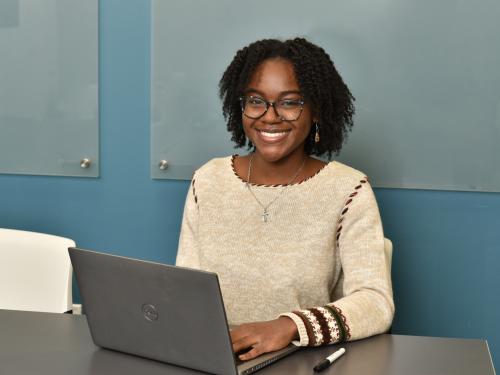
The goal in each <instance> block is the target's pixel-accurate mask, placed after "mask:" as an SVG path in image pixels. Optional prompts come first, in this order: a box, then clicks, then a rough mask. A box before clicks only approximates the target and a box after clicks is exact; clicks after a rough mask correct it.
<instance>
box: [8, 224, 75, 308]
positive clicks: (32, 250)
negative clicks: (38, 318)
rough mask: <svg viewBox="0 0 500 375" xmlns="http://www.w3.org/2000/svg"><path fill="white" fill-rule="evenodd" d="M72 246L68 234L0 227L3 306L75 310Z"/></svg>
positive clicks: (72, 242)
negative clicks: (71, 258) (70, 253)
mask: <svg viewBox="0 0 500 375" xmlns="http://www.w3.org/2000/svg"><path fill="white" fill-rule="evenodd" d="M70 246H75V242H74V241H73V240H70V239H68V238H63V237H58V236H52V235H49V234H44V233H35V232H27V231H21V230H13V229H2V228H0V309H8V310H27V311H44V312H58V313H62V312H66V311H69V310H71V307H72V304H73V301H72V274H73V272H72V268H71V262H70V259H69V255H68V247H70Z"/></svg>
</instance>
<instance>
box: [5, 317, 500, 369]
mask: <svg viewBox="0 0 500 375" xmlns="http://www.w3.org/2000/svg"><path fill="white" fill-rule="evenodd" d="M342 346H343V347H345V348H346V350H347V351H346V354H344V356H343V357H341V358H340V359H339V360H338V361H337V362H336V363H335V364H334V365H333V366H331V367H330V368H329V369H327V370H325V371H324V372H322V373H321V374H322V375H323V374H324V375H327V374H336V375H369V374H373V375H378V374H380V375H392V374H401V375H412V374H425V375H438V374H439V375H444V374H453V375H461V374H463V375H494V374H495V371H494V369H493V365H492V362H491V357H490V353H489V349H488V344H487V343H486V341H484V340H468V339H467V340H466V339H446V338H431V337H419V336H400V335H379V336H375V337H372V338H369V339H365V340H360V341H356V342H352V343H348V344H343V345H342ZM338 347H339V346H337V345H335V346H330V347H323V348H306V349H304V350H301V351H299V352H297V353H295V354H292V355H291V356H290V357H287V358H285V359H283V360H281V361H279V362H277V363H275V364H273V365H271V366H269V367H266V368H265V369H263V370H261V371H259V372H258V374H259V375H285V374H286V375H289V374H308V375H311V374H313V371H312V368H313V366H314V365H315V364H316V363H318V362H319V361H320V360H322V359H324V358H325V357H326V356H327V355H328V354H330V353H332V352H333V351H334V350H336V349H337V348H338ZM0 374H9V375H10V374H13V375H15V374H38V375H45V374H47V375H48V374H50V375H62V374H64V375H84V374H85V375H88V374H97V375H100V374H103V375H104V374H107V375H108V374H120V375H127V374H134V375H136V374H141V375H156V374H162V375H165V374H172V375H188V374H189V375H193V374H200V373H199V372H196V371H192V370H187V369H183V368H179V367H175V366H170V365H166V364H163V363H160V362H155V361H150V360H146V359H142V358H137V357H134V356H129V355H126V354H121V353H117V352H113V351H109V350H104V349H99V348H97V347H96V346H94V344H93V343H92V339H91V337H90V334H89V330H88V328H87V321H86V320H85V316H82V315H66V314H49V313H34V312H21V311H8V310H0Z"/></svg>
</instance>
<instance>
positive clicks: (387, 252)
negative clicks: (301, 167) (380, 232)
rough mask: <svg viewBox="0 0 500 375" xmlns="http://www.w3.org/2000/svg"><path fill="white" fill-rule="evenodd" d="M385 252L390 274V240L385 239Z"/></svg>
mask: <svg viewBox="0 0 500 375" xmlns="http://www.w3.org/2000/svg"><path fill="white" fill-rule="evenodd" d="M384 252H385V261H386V262H387V263H386V264H387V269H388V270H389V273H390V272H391V269H392V242H391V240H390V239H388V238H384Z"/></svg>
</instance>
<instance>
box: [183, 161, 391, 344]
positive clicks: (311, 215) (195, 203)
mask: <svg viewBox="0 0 500 375" xmlns="http://www.w3.org/2000/svg"><path fill="white" fill-rule="evenodd" d="M232 161H233V158H232V157H226V158H219V159H213V160H211V161H210V162H208V163H207V164H205V165H204V166H203V167H201V168H200V169H199V170H197V171H196V172H195V174H194V177H193V181H192V183H191V187H190V190H189V192H188V195H187V199H186V204H185V208H184V217H183V222H182V229H181V235H180V241H179V251H178V254H177V261H176V264H177V265H179V266H185V267H191V268H197V269H202V270H206V271H211V272H215V273H217V274H218V276H219V281H220V286H221V290H222V295H223V299H224V304H225V308H226V313H227V317H228V320H229V323H230V324H240V323H244V322H253V321H263V320H271V319H275V318H277V317H278V316H279V315H285V316H288V317H290V318H291V319H293V321H294V322H295V323H296V324H297V327H298V330H299V334H300V344H301V345H310V346H317V345H323V344H329V343H334V342H339V341H346V340H355V339H360V338H363V337H368V336H371V335H374V334H377V333H381V332H384V331H386V330H387V329H388V328H389V327H390V325H391V322H392V318H393V315H394V303H393V299H392V287H391V279H390V273H389V270H388V268H387V265H386V260H385V254H384V235H383V231H382V223H381V220H380V215H379V211H378V207H377V203H376V201H375V197H374V194H373V191H372V189H371V187H370V185H369V183H368V181H367V178H366V177H365V176H364V175H363V174H362V173H361V172H359V171H356V170H355V169H352V168H350V167H348V166H346V165H344V164H341V163H339V162H335V161H333V162H330V163H329V164H328V165H326V166H325V167H324V168H323V169H321V170H320V171H319V172H318V173H317V174H316V175H314V176H312V177H311V178H309V179H306V180H305V181H303V182H301V183H298V184H293V185H289V186H288V187H287V188H286V189H285V191H284V192H283V193H282V195H281V196H280V197H279V198H278V199H277V200H276V201H275V202H274V203H273V204H272V205H271V206H270V208H269V210H268V212H269V217H268V221H267V222H264V221H263V220H262V216H261V215H262V212H263V210H262V208H261V206H260V205H259V204H258V203H257V202H256V200H255V198H254V197H253V196H252V194H251V193H250V192H249V191H248V188H247V187H246V184H245V182H244V181H242V180H241V179H240V177H238V176H237V175H236V173H235V171H234V168H233V163H232ZM282 189H283V186H261V185H253V186H252V190H253V191H254V193H255V195H256V196H257V197H258V199H259V200H260V201H261V202H262V203H263V204H267V203H268V202H271V201H272V200H273V199H274V198H275V197H276V195H277V194H280V193H279V192H280V191H281V190H282Z"/></svg>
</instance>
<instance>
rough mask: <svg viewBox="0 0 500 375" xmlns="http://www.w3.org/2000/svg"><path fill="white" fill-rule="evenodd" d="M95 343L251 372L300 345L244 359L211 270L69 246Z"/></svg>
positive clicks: (229, 374)
mask: <svg viewBox="0 0 500 375" xmlns="http://www.w3.org/2000/svg"><path fill="white" fill-rule="evenodd" d="M69 255H70V257H71V262H72V264H73V269H74V271H75V275H76V279H77V282H78V286H79V288H80V293H81V297H82V303H83V307H84V309H85V314H86V315H87V321H88V324H89V327H90V333H91V335H92V339H93V340H94V343H95V344H96V345H98V346H101V347H103V348H107V349H113V350H117V351H121V352H125V353H129V354H134V355H138V356H141V357H145V358H150V359H154V360H158V361H162V362H166V363H170V364H174V365H178V366H183V367H187V368H191V369H195V370H200V371H205V372H209V373H213V374H219V375H237V374H251V373H253V372H255V371H257V370H259V369H261V368H262V367H264V366H267V365H269V364H271V363H273V362H275V361H277V360H279V359H281V358H283V357H284V356H286V355H288V354H290V353H292V352H293V351H295V350H297V349H298V347H296V346H295V345H290V346H288V347H287V348H284V349H282V350H279V351H276V352H273V353H267V354H264V355H261V356H259V357H258V358H256V359H253V360H250V361H245V362H241V361H239V360H238V359H237V358H236V357H235V355H234V353H233V351H232V345H231V339H230V336H229V328H228V325H227V320H226V312H225V310H224V304H223V301H222V295H221V292H220V287H219V281H218V279H217V275H216V274H215V273H210V272H203V271H198V270H193V269H188V268H182V267H176V266H169V265H165V264H159V263H153V262H146V261H141V260H136V259H131V258H125V257H121V256H115V255H108V254H103V253H98V252H94V251H89V250H82V249H77V248H69Z"/></svg>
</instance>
